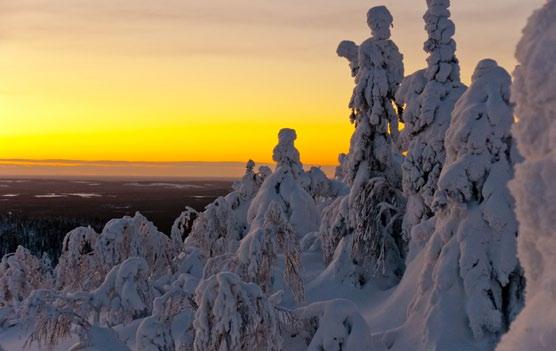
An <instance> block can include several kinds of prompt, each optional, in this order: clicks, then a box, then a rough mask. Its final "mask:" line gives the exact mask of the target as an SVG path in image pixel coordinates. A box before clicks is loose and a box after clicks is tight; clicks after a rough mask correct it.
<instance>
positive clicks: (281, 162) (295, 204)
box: [247, 129, 320, 238]
mask: <svg viewBox="0 0 556 351" xmlns="http://www.w3.org/2000/svg"><path fill="white" fill-rule="evenodd" d="M296 138H297V136H296V133H295V131H294V130H293V129H282V130H280V132H279V133H278V145H277V146H276V147H275V148H274V153H273V159H274V160H275V161H276V169H275V171H274V172H273V173H272V174H271V175H269V176H267V177H266V179H265V181H264V182H263V184H262V185H261V187H260V189H259V191H258V192H257V195H255V198H254V199H253V201H252V202H251V204H250V206H249V210H248V211H247V222H248V223H249V225H250V229H253V228H262V227H263V226H264V221H265V217H266V212H267V211H268V207H269V206H270V204H271V203H272V202H273V201H276V202H278V203H279V204H280V205H281V207H282V208H283V209H284V212H285V215H286V218H287V220H288V222H289V223H290V224H291V225H292V227H293V229H294V231H295V233H296V235H297V236H298V237H300V238H301V237H302V236H303V235H305V234H307V233H310V232H314V231H317V230H318V226H319V221H320V217H319V211H318V209H317V206H316V204H315V200H314V199H313V198H312V196H311V194H309V193H308V192H307V190H306V189H307V188H308V186H309V185H310V183H311V180H310V178H309V176H308V175H307V174H306V173H305V172H304V170H303V165H302V164H301V161H300V158H299V151H298V150H297V149H296V148H295V146H294V141H295V139H296Z"/></svg>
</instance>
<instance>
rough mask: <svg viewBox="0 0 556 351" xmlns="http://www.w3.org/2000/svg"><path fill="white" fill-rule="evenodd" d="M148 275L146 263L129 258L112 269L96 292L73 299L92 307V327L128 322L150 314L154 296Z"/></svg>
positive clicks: (140, 258) (85, 293)
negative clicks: (93, 325) (101, 324)
mask: <svg viewBox="0 0 556 351" xmlns="http://www.w3.org/2000/svg"><path fill="white" fill-rule="evenodd" d="M148 275H149V267H148V264H147V261H146V260H145V259H144V258H142V257H130V258H127V259H126V260H125V261H123V262H122V263H120V264H118V265H116V266H114V267H113V268H112V269H111V270H110V271H109V272H108V274H107V275H106V278H105V279H104V282H103V283H102V284H101V285H100V286H99V287H98V288H97V289H95V290H93V291H91V292H90V293H89V292H79V293H76V294H75V296H74V298H75V299H76V300H81V301H83V303H84V304H86V305H88V306H90V307H91V309H92V314H93V320H94V324H95V325H100V323H104V324H106V325H108V326H112V325H117V324H120V323H125V322H129V321H131V320H134V319H137V318H141V317H145V316H147V315H149V313H150V312H151V308H152V301H153V298H154V296H153V295H154V292H153V289H152V286H151V283H150V281H149V279H148Z"/></svg>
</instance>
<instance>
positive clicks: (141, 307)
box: [0, 0, 556, 351]
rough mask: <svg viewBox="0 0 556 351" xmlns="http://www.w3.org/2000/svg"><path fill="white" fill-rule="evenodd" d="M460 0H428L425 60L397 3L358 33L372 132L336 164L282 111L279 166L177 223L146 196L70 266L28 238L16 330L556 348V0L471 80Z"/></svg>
mask: <svg viewBox="0 0 556 351" xmlns="http://www.w3.org/2000/svg"><path fill="white" fill-rule="evenodd" d="M449 6H450V1H449V0H427V11H426V13H425V15H424V21H425V30H426V32H427V35H428V38H427V41H426V42H425V45H424V50H425V52H426V53H427V54H428V58H427V62H426V67H425V68H424V69H422V70H419V71H417V72H415V73H413V74H411V75H408V76H404V65H403V56H402V54H401V53H400V51H399V49H398V47H397V46H396V44H395V43H394V42H393V41H392V39H391V28H392V26H393V21H394V19H393V17H392V15H391V13H390V12H389V11H388V9H387V8H386V7H384V6H378V7H373V8H372V9H370V10H369V12H368V14H367V24H368V26H369V28H370V32H371V36H370V37H369V38H368V39H366V40H364V41H363V42H362V43H361V44H359V45H358V44H356V43H354V42H352V41H343V42H341V43H340V45H339V46H338V50H337V53H338V55H339V56H341V57H344V58H346V59H347V60H348V62H349V67H350V72H351V76H352V77H353V78H354V83H355V86H354V89H353V95H352V97H351V100H350V102H349V107H350V109H351V116H350V121H351V122H352V123H353V125H354V132H353V135H352V138H351V143H350V149H349V152H348V153H347V154H341V155H340V157H339V161H340V163H339V165H338V167H337V169H336V174H335V178H334V179H329V178H328V177H327V176H326V175H325V174H324V173H323V172H322V171H321V170H320V169H319V168H315V167H313V168H311V169H309V170H305V168H304V166H303V164H302V163H301V158H300V154H299V151H298V150H297V149H296V147H295V140H296V139H297V134H296V132H295V131H294V130H292V129H282V130H280V132H279V134H278V143H277V145H276V147H275V148H274V150H273V155H272V157H273V160H274V161H275V163H276V164H275V167H274V169H270V168H268V167H264V166H263V167H260V168H258V169H256V168H255V163H254V162H253V161H251V160H250V161H249V162H248V163H247V165H246V170H245V174H244V176H243V177H242V178H241V179H240V180H239V181H238V182H236V183H235V184H234V186H233V189H232V191H231V192H230V193H229V194H227V195H225V196H222V197H220V198H218V199H216V200H215V201H214V202H213V203H211V204H209V205H208V206H207V207H206V209H205V210H204V211H202V212H197V211H195V210H193V209H191V208H186V209H185V211H184V212H183V213H182V214H181V215H180V216H179V217H178V218H177V219H176V221H175V223H174V226H173V227H172V230H171V233H170V235H165V234H164V233H161V232H160V231H158V229H157V228H156V227H155V226H154V225H153V224H152V223H151V222H149V221H148V220H147V219H146V218H145V217H144V216H142V215H141V214H140V213H137V214H135V215H134V216H133V217H129V216H127V217H124V218H121V219H114V220H111V221H109V222H108V223H107V224H106V226H105V227H104V229H103V230H102V231H101V232H100V233H97V232H96V231H95V230H94V229H92V228H90V227H89V228H85V227H80V228H76V229H74V230H72V231H70V232H69V233H67V235H66V237H65V239H64V241H63V246H62V254H61V255H60V257H59V260H58V264H57V265H56V267H52V264H51V263H50V261H49V260H48V258H47V257H46V256H43V257H41V258H39V257H35V256H33V255H32V254H31V253H30V252H29V251H28V250H27V249H25V248H23V247H18V248H17V250H16V252H15V253H13V254H8V255H6V256H4V257H3V258H2V260H1V263H0V332H1V331H2V330H5V329H10V328H21V330H22V333H27V342H28V343H29V344H31V345H32V344H38V345H41V346H44V347H50V348H55V347H56V345H58V344H59V343H60V342H61V341H62V339H64V338H74V339H75V340H76V341H77V344H76V345H75V346H74V347H73V348H72V349H73V350H78V349H79V350H81V349H86V350H105V349H107V348H106V345H110V346H109V349H110V350H130V349H134V350H137V351H190V350H194V351H225V350H229V351H239V350H261V351H262V350H294V351H296V350H315V351H316V350H326V351H329V350H330V351H332V350H397V351H404V350H421V351H425V350H474V351H491V350H495V349H496V348H497V347H498V350H502V351H506V350H535V351H536V350H550V349H551V348H552V347H553V345H554V344H556V327H555V321H556V309H554V307H553V302H554V299H555V296H556V288H555V286H556V281H555V279H556V278H555V277H556V274H555V273H554V270H553V267H554V265H555V264H556V261H555V260H554V257H555V255H554V249H555V247H556V237H555V235H556V233H555V231H554V226H555V224H554V223H553V222H554V218H556V207H555V206H556V201H554V199H555V198H556V195H555V191H556V190H555V189H556V187H555V186H554V185H555V184H554V179H556V154H555V152H554V146H555V143H556V141H555V136H556V131H555V126H556V123H554V120H555V119H556V95H555V94H556V85H555V83H554V82H555V79H556V74H555V72H556V51H555V50H554V48H556V39H555V38H556V24H555V23H556V22H555V21H554V19H555V18H556V1H555V0H549V1H548V3H547V4H546V5H545V6H544V7H543V8H542V9H541V10H539V11H538V12H536V13H535V14H534V15H533V16H532V17H531V19H530V21H529V24H528V26H527V27H526V29H525V31H524V37H523V39H522V41H521V42H520V44H519V46H518V50H517V58H518V60H519V62H520V64H519V66H518V67H517V69H516V71H515V74H514V77H515V79H514V82H513V85H512V79H511V76H510V75H509V74H508V73H507V72H506V71H505V70H504V69H503V68H502V67H500V66H499V65H498V64H497V63H496V61H494V60H492V59H485V60H482V61H480V62H479V63H478V64H477V67H476V69H475V71H474V73H473V76H472V78H471V84H470V86H469V87H466V86H465V85H463V84H462V82H461V80H460V69H459V62H458V59H457V58H456V55H455V52H456V43H455V41H454V39H453V37H454V34H455V24H454V23H453V22H452V20H451V19H450V11H449ZM514 115H515V116H517V118H516V117H514ZM516 120H518V121H519V123H515V122H516ZM400 122H402V123H403V125H404V128H403V129H402V130H401V132H399V129H400V128H399V123H400ZM514 197H515V200H514ZM515 213H517V216H516V215H515ZM518 220H519V222H518ZM525 293H526V294H525ZM0 335H1V334H0ZM0 344H2V339H0ZM498 344H499V345H498ZM497 345H498V346H497ZM0 349H1V346H0Z"/></svg>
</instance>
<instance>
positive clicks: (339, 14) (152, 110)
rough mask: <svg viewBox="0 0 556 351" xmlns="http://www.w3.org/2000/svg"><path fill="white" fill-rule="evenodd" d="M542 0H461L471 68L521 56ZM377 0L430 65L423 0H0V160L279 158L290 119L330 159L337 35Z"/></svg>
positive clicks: (342, 131) (416, 55) (457, 4)
mask: <svg viewBox="0 0 556 351" xmlns="http://www.w3.org/2000/svg"><path fill="white" fill-rule="evenodd" d="M543 2H544V1H543V0H491V1H488V2H485V1H480V0H453V1H452V16H453V20H454V22H455V23H456V27H457V34H456V40H457V43H458V57H459V59H460V61H461V65H462V78H463V80H464V81H465V82H469V78H470V75H471V72H472V70H473V68H474V65H475V64H476V63H477V62H478V61H479V60H480V59H482V58H485V57H491V58H494V59H496V60H497V61H498V62H499V63H500V64H501V65H503V66H504V67H506V68H507V69H508V70H510V71H511V70H513V67H514V65H515V60H514V58H513V52H514V48H515V45H516V43H517V40H518V38H519V36H520V32H521V29H522V27H523V26H524V24H525V21H526V19H527V16H528V15H529V14H530V13H531V12H532V11H533V9H535V8H537V7H539V6H540V5H541V4H542V3H543ZM379 4H384V5H386V6H388V7H389V8H390V10H391V12H392V13H393V15H394V18H395V24H394V25H395V27H394V30H393V39H394V40H395V41H396V43H397V44H398V46H399V47H400V50H401V51H402V52H403V54H404V56H405V66H406V73H411V72H413V71H415V70H417V69H419V68H422V67H423V66H424V65H425V54H424V52H423V51H422V43H423V41H424V40H425V36H426V33H425V31H424V29H423V20H422V14H423V13H424V11H425V0H383V1H368V0H366V1H363V0H349V1H346V0H303V1H300V0H234V1H230V0H203V1H199V0H157V1H153V0H95V1H91V0H0V159H4V161H1V162H0V163H2V162H3V163H10V166H11V167H12V166H14V164H13V163H14V162H13V161H5V160H7V159H30V160H43V159H69V160H85V161H92V160H114V161H116V160H119V161H148V162H168V161H209V162H212V161H242V162H243V161H245V160H247V159H249V158H252V159H254V160H256V161H261V162H270V161H271V155H272V153H271V151H272V148H273V146H274V144H275V143H276V134H277V131H278V129H279V128H281V127H291V128H295V129H296V130H297V132H298V142H297V145H298V148H299V149H300V152H301V155H302V160H303V161H304V162H305V163H307V164H322V165H333V164H335V163H336V160H337V155H338V153H339V152H346V151H347V149H348V145H349V137H350V135H351V132H352V126H351V125H350V123H349V117H348V116H349V112H348V110H347V103H348V100H349V96H350V94H351V90H352V86H353V80H352V78H351V77H350V75H349V69H348V66H347V62H345V61H344V60H343V59H340V58H338V57H337V56H336V54H335V50H336V46H337V44H338V42H339V41H340V40H342V39H351V40H355V41H358V42H359V41H361V40H363V39H364V38H366V37H368V36H369V30H368V28H367V26H366V23H365V16H366V10H367V9H368V8H369V7H371V6H375V5H379ZM18 162H20V161H18ZM16 163H17V162H16ZM24 163H25V162H24ZM16 166H18V165H16ZM55 166H56V165H53V167H55ZM12 168H13V167H12ZM109 168H110V167H106V170H105V171H103V172H107V173H109ZM12 171H13V169H12ZM1 172H2V171H1V170H0V175H1ZM218 172H221V171H218ZM16 173H17V172H16Z"/></svg>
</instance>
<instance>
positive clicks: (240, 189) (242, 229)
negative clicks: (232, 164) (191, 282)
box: [185, 160, 269, 258]
mask: <svg viewBox="0 0 556 351" xmlns="http://www.w3.org/2000/svg"><path fill="white" fill-rule="evenodd" d="M254 168H255V163H254V162H253V161H252V160H249V161H248V162H247V165H246V171H245V174H244V176H243V177H242V179H241V180H240V181H239V182H236V183H234V185H233V189H234V191H232V192H231V193H229V194H228V195H226V196H224V197H219V198H218V199H216V200H215V201H213V202H212V203H210V204H209V205H208V206H207V207H206V209H205V211H203V212H201V213H200V214H199V215H198V217H197V219H196V220H195V221H194V222H193V226H192V228H191V233H190V235H189V236H188V237H187V239H186V241H185V245H186V246H189V247H191V246H194V247H197V248H199V249H200V250H201V251H202V252H203V254H204V255H205V256H206V257H207V258H210V257H215V256H219V255H223V254H226V253H233V252H234V251H235V250H236V249H237V247H238V245H239V241H240V240H241V239H242V238H243V237H244V236H245V234H246V233H247V229H248V219H247V211H248V209H249V206H250V204H251V202H252V201H253V198H254V196H255V194H256V193H257V191H258V190H259V188H260V187H261V185H262V183H263V182H264V180H265V179H266V177H268V172H269V170H268V169H267V168H266V167H260V168H259V172H255V171H254Z"/></svg>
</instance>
